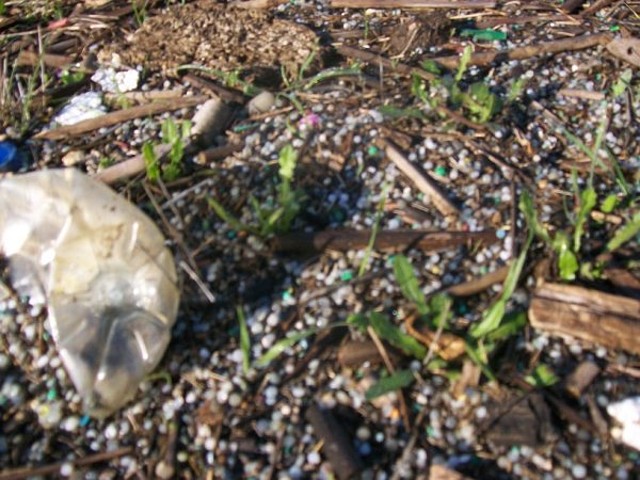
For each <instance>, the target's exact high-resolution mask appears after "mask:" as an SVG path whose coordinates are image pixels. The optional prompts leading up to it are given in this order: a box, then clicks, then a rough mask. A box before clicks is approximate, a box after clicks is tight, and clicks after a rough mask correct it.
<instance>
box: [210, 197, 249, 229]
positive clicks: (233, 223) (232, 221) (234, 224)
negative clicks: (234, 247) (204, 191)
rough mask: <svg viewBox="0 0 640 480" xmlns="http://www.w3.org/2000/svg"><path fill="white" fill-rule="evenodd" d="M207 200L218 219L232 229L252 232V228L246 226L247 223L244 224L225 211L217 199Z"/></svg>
mask: <svg viewBox="0 0 640 480" xmlns="http://www.w3.org/2000/svg"><path fill="white" fill-rule="evenodd" d="M208 202H209V206H210V207H211V208H213V211H214V212H216V215H218V217H220V219H221V220H222V221H223V222H225V223H227V224H228V225H229V226H230V227H231V228H232V229H234V230H236V231H238V232H242V231H249V232H253V229H252V228H250V227H248V226H247V225H244V224H243V223H242V222H240V221H239V220H238V219H237V218H236V217H234V216H233V215H231V214H230V213H229V212H227V211H226V210H225V208H224V207H223V206H222V204H221V203H219V202H218V201H217V200H214V199H213V198H210V199H209V200H208Z"/></svg>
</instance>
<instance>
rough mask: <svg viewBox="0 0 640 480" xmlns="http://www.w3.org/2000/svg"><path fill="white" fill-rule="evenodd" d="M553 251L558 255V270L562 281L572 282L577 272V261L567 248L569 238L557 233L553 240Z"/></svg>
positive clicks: (562, 233)
mask: <svg viewBox="0 0 640 480" xmlns="http://www.w3.org/2000/svg"><path fill="white" fill-rule="evenodd" d="M552 246H553V249H554V250H555V252H556V254H557V255H558V269H559V270H560V277H561V278H562V279H563V280H574V279H575V278H576V275H575V273H576V272H577V271H578V268H579V265H578V259H577V258H576V256H575V254H574V253H573V252H572V251H571V249H570V248H569V237H568V236H567V234H566V233H564V232H562V231H559V232H558V233H556V236H555V238H554V239H553V244H552Z"/></svg>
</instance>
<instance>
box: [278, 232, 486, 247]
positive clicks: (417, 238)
mask: <svg viewBox="0 0 640 480" xmlns="http://www.w3.org/2000/svg"><path fill="white" fill-rule="evenodd" d="M370 239H371V231H370V230H354V229H351V228H341V229H336V230H324V231H322V232H316V233H306V232H296V233H289V234H286V235H281V236H278V237H275V238H274V239H273V242H272V244H271V247H272V249H273V250H274V251H275V252H277V253H313V252H315V253H319V252H324V251H326V250H336V251H341V252H344V251H348V250H358V249H363V248H367V246H368V244H369V240H370ZM496 241H497V237H496V233H495V230H493V229H487V230H482V231H479V232H427V231H424V230H422V231H421V230H383V231H380V232H378V234H377V235H376V238H375V240H374V243H373V248H374V249H375V250H379V251H396V252H399V251H404V250H406V249H408V248H417V249H420V250H423V251H438V250H446V249H448V248H454V247H459V246H461V245H468V244H473V243H474V242H481V243H483V244H484V245H490V244H492V243H495V242H496Z"/></svg>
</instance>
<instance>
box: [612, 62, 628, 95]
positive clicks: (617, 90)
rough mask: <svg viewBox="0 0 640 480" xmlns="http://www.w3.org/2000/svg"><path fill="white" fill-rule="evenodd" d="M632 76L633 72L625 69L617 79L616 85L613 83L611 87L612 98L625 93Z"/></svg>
mask: <svg viewBox="0 0 640 480" xmlns="http://www.w3.org/2000/svg"><path fill="white" fill-rule="evenodd" d="M632 76H633V72H632V71H631V69H630V68H627V69H626V70H624V71H623V72H622V73H621V74H620V77H618V80H617V81H616V83H614V84H613V86H612V87H611V95H612V96H613V98H618V97H619V96H621V95H622V94H623V93H624V92H625V90H626V89H627V88H629V86H630V85H631V77H632Z"/></svg>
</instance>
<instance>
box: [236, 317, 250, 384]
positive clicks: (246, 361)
mask: <svg viewBox="0 0 640 480" xmlns="http://www.w3.org/2000/svg"><path fill="white" fill-rule="evenodd" d="M236 316H237V317H238V326H239V328H240V350H241V351H242V372H243V373H244V374H245V375H246V374H247V372H248V371H249V368H250V367H251V337H250V336H249V329H248V328H247V320H246V318H245V316H244V310H243V309H242V307H241V306H238V307H236Z"/></svg>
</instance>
